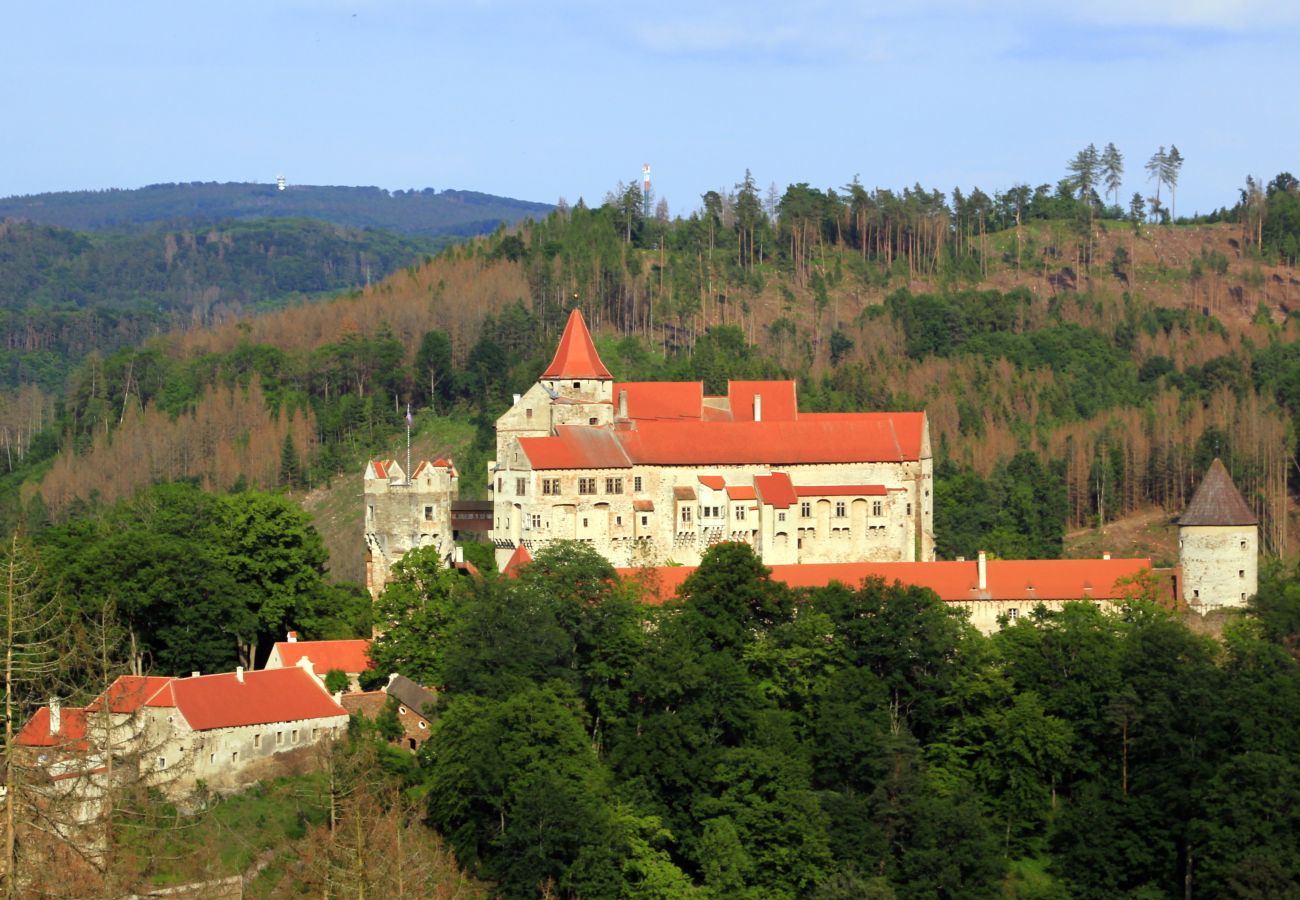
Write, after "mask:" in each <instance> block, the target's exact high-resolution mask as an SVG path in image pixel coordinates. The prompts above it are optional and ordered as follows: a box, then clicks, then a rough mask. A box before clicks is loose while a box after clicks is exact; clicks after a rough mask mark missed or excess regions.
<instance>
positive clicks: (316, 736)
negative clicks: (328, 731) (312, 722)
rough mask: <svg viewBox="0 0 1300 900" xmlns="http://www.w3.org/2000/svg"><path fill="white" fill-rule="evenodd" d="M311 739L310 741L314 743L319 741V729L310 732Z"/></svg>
mask: <svg viewBox="0 0 1300 900" xmlns="http://www.w3.org/2000/svg"><path fill="white" fill-rule="evenodd" d="M311 739H312V740H313V741H315V740H319V739H320V729H319V728H313V729H312V730H311Z"/></svg>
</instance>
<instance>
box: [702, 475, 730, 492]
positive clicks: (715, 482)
mask: <svg viewBox="0 0 1300 900" xmlns="http://www.w3.org/2000/svg"><path fill="white" fill-rule="evenodd" d="M700 484H702V485H704V486H705V487H706V488H709V489H710V490H713V491H720V490H722V489H723V488H725V487H726V486H727V479H725V478H723V477H722V476H721V475H701V476H700Z"/></svg>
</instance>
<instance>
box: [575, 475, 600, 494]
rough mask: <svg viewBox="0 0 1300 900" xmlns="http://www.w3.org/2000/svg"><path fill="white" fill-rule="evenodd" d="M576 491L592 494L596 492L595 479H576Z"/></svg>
mask: <svg viewBox="0 0 1300 900" xmlns="http://www.w3.org/2000/svg"><path fill="white" fill-rule="evenodd" d="M578 493H579V494H594V493H596V479H594V478H579V479H578Z"/></svg>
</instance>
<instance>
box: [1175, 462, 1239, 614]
mask: <svg viewBox="0 0 1300 900" xmlns="http://www.w3.org/2000/svg"><path fill="white" fill-rule="evenodd" d="M1178 559H1179V563H1180V565H1181V566H1182V582H1183V587H1182V594H1183V600H1184V601H1185V602H1186V603H1187V605H1188V606H1189V607H1191V608H1192V609H1195V610H1197V611H1198V612H1207V611H1209V610H1211V609H1217V608H1219V607H1225V606H1236V607H1240V606H1245V605H1246V601H1247V600H1248V599H1249V598H1250V597H1251V596H1253V595H1254V594H1255V592H1256V590H1258V587H1259V518H1258V517H1257V516H1256V515H1255V513H1254V512H1253V511H1252V510H1251V508H1250V506H1249V505H1248V504H1247V503H1246V501H1245V499H1244V498H1243V497H1242V496H1241V492H1240V491H1238V490H1237V486H1236V485H1235V484H1233V482H1232V476H1231V475H1229V474H1228V470H1227V468H1226V467H1225V466H1224V465H1223V462H1222V461H1221V460H1218V459H1216V460H1215V461H1214V462H1213V463H1211V464H1210V468H1209V470H1208V471H1207V472H1206V473H1205V478H1204V479H1203V480H1202V481H1201V485H1200V487H1198V488H1197V489H1196V493H1195V494H1194V495H1193V496H1192V502H1191V503H1189V504H1187V509H1186V510H1185V511H1184V512H1183V515H1182V518H1180V519H1179V520H1178Z"/></svg>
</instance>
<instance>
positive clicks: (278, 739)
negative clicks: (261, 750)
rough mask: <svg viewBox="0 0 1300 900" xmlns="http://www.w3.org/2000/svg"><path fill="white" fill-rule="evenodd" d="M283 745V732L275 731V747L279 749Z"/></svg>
mask: <svg viewBox="0 0 1300 900" xmlns="http://www.w3.org/2000/svg"><path fill="white" fill-rule="evenodd" d="M283 744H284V732H283V731H277V732H276V733H275V746H277V747H279V746H281V745H283Z"/></svg>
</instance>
